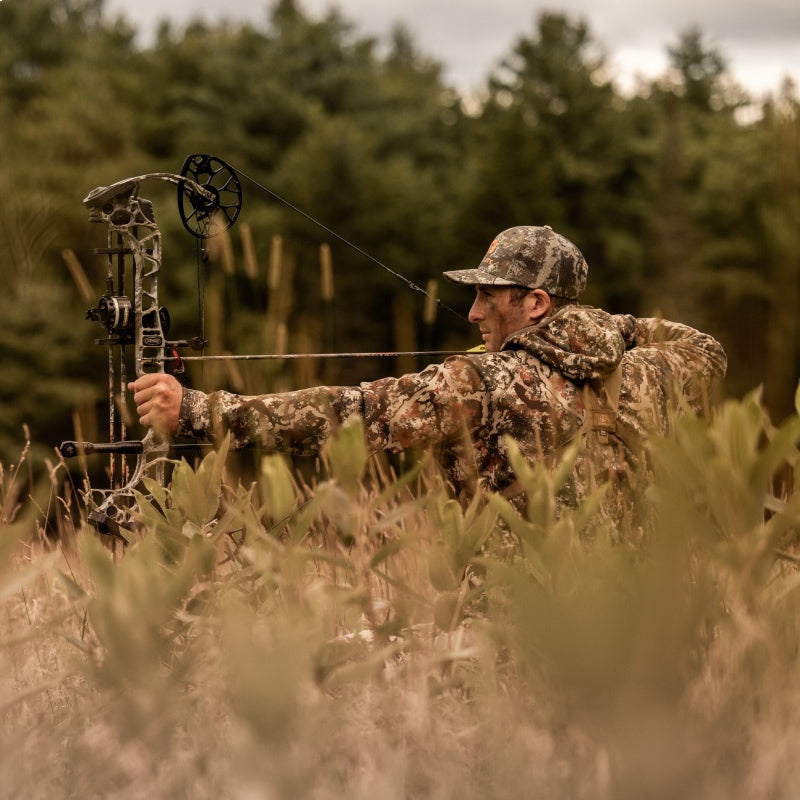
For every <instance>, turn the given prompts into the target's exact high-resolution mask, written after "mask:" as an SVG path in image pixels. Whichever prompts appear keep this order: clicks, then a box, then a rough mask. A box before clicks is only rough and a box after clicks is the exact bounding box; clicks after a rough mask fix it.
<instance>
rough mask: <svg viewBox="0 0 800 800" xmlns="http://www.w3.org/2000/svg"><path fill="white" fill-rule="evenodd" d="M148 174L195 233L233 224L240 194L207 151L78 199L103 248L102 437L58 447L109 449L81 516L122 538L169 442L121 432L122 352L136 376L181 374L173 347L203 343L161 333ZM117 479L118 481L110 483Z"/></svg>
mask: <svg viewBox="0 0 800 800" xmlns="http://www.w3.org/2000/svg"><path fill="white" fill-rule="evenodd" d="M151 179H156V180H165V181H169V182H172V183H176V184H177V185H178V209H179V213H180V215H181V219H182V221H183V223H184V226H185V227H186V229H187V230H188V231H189V232H190V233H191V234H192V235H194V236H196V237H198V238H203V239H204V238H207V237H209V236H211V235H214V234H215V233H219V232H221V231H223V230H226V229H227V228H229V227H230V226H231V225H232V224H233V223H234V222H235V220H236V217H237V216H238V214H239V210H240V209H241V197H242V194H241V186H240V183H239V180H238V178H237V176H236V174H235V173H234V172H233V170H232V169H231V168H230V167H229V166H228V165H227V164H225V162H223V161H221V160H220V159H217V158H215V157H213V156H207V155H192V156H189V157H188V158H187V159H186V161H185V162H184V166H183V169H182V171H181V174H180V175H174V174H172V173H150V174H147V175H140V176H138V177H134V178H127V179H125V180H122V181H118V182H117V183H114V184H112V185H110V186H100V187H98V188H96V189H94V190H93V191H92V192H90V193H89V195H88V196H87V197H86V198H85V199H84V201H83V202H84V204H85V205H86V206H87V207H88V209H89V219H90V221H92V222H100V223H104V224H105V225H106V227H107V230H108V246H107V247H103V248H98V249H97V250H95V253H96V254H98V255H102V256H105V257H106V258H107V264H108V272H107V286H106V292H105V294H103V296H102V297H101V298H100V300H99V302H98V304H97V306H96V307H95V308H91V309H89V311H87V314H86V316H87V319H92V320H95V321H97V322H100V323H101V324H102V325H103V327H104V328H105V329H106V331H107V333H108V336H107V337H105V338H103V339H97V340H96V343H97V344H102V345H107V347H108V358H109V387H108V397H109V441H108V442H105V443H99V444H98V443H92V442H74V441H65V442H62V444H61V445H60V447H59V450H60V452H61V454H62V456H64V457H65V458H70V457H73V456H76V455H79V454H91V453H108V454H109V455H110V467H109V469H110V478H111V486H112V488H110V489H94V490H92V489H90V490H88V491H87V492H86V496H85V501H86V505H87V509H88V516H89V519H90V521H91V522H93V523H94V524H95V525H96V526H97V528H98V530H100V531H101V532H104V533H110V534H114V535H119V536H123V538H124V537H125V530H126V529H129V528H130V527H131V526H132V522H133V517H132V514H131V511H132V509H133V508H134V505H135V500H136V496H135V492H136V488H137V487H138V486H139V484H140V483H141V481H142V478H143V477H144V476H145V475H149V476H150V477H152V478H154V479H155V480H156V481H158V482H159V483H163V480H164V460H165V457H166V455H167V453H168V451H169V443H168V442H167V441H165V440H163V439H160V438H159V437H158V436H157V435H156V434H155V433H154V432H153V431H152V430H150V431H149V432H148V433H147V435H146V436H145V438H144V439H142V440H129V439H127V438H126V426H125V421H124V418H122V415H121V414H119V413H118V410H117V406H118V404H119V405H120V406H121V407H123V408H124V403H125V392H126V386H127V381H128V376H127V370H128V356H127V350H128V348H129V347H130V346H133V365H134V372H135V374H136V377H140V376H142V375H144V374H145V373H147V372H171V373H173V374H178V373H180V372H182V371H183V365H182V362H181V359H180V356H179V354H178V353H179V349H180V348H183V347H192V348H194V349H200V348H202V347H203V346H204V344H205V343H204V341H203V340H202V339H194V340H189V341H187V340H168V339H167V334H168V332H169V314H168V313H167V311H166V309H165V308H164V307H162V306H161V305H160V304H159V301H158V275H159V272H160V270H161V231H160V230H159V228H158V225H157V224H156V220H155V215H154V213H153V206H152V203H151V202H150V201H149V200H146V199H145V198H143V197H140V196H139V185H140V183H141V182H142V181H145V180H151ZM129 259H130V261H129ZM126 290H129V291H130V294H128V293H127V291H126ZM131 454H133V455H136V456H137V460H136V466H135V468H134V469H133V471H132V472H131V474H130V475H128V474H127V472H128V468H127V462H126V460H125V456H127V455H131ZM123 482H124V483H123ZM119 483H122V485H120V486H115V484H119Z"/></svg>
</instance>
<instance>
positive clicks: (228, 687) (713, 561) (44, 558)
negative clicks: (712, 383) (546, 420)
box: [0, 394, 800, 800]
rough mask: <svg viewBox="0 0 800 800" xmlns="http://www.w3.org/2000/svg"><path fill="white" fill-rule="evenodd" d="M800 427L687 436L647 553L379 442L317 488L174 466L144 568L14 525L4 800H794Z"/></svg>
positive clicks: (135, 558)
mask: <svg viewBox="0 0 800 800" xmlns="http://www.w3.org/2000/svg"><path fill="white" fill-rule="evenodd" d="M799 434H800V421H799V420H798V417H797V416H796V415H795V416H793V417H792V418H790V419H789V420H787V422H785V423H784V424H783V425H782V426H780V427H775V426H773V425H772V424H771V422H770V421H769V419H768V418H767V417H766V415H765V413H764V411H763V407H762V404H761V402H760V397H759V395H758V394H754V395H751V396H749V397H747V398H745V399H744V400H742V401H738V402H729V403H727V404H725V405H724V406H722V407H721V408H720V409H719V410H718V412H717V413H716V414H715V416H714V418H713V420H712V421H711V422H710V423H703V422H700V421H697V420H685V421H683V422H681V423H679V424H678V427H677V433H676V436H675V438H674V439H673V440H670V441H659V442H654V443H653V444H652V453H651V454H652V459H653V463H654V466H655V470H656V475H657V481H656V484H655V486H654V488H653V491H652V493H651V495H650V496H649V498H648V502H649V503H650V504H651V507H652V511H653V515H652V516H653V526H652V532H651V534H650V535H649V537H648V538H647V540H646V541H645V542H644V543H643V544H642V546H641V547H638V548H635V549H634V548H631V547H629V546H627V545H624V544H616V545H614V544H611V538H612V537H610V536H603V535H596V536H595V537H594V541H593V542H592V544H591V545H586V544H585V541H586V540H585V537H584V536H582V532H583V529H584V528H585V526H586V524H587V521H588V516H589V515H588V513H587V509H578V510H576V511H575V512H573V513H567V514H565V515H562V516H561V517H560V518H556V517H554V516H553V515H552V514H551V513H550V511H549V501H548V498H549V497H551V496H552V491H553V488H554V487H553V481H555V480H557V477H554V476H552V475H548V474H547V473H545V472H544V471H543V470H528V471H526V472H524V474H523V475H522V477H523V479H524V481H525V483H526V485H527V488H528V493H529V496H530V497H531V502H530V503H529V506H528V511H527V515H526V516H520V515H519V514H518V513H517V512H516V511H514V510H513V509H512V508H511V507H510V506H509V505H508V504H507V503H506V502H505V500H503V499H502V498H500V497H496V496H494V497H489V498H479V499H478V501H476V502H475V503H473V504H472V505H471V506H470V507H469V508H466V509H464V508H462V507H461V506H459V505H458V504H456V503H455V502H453V501H452V500H451V499H449V498H448V495H447V493H446V491H445V490H444V487H443V485H442V483H441V480H440V478H439V476H438V474H437V472H436V470H435V468H434V467H433V465H431V464H428V463H422V464H421V465H420V466H419V467H418V468H416V469H414V470H412V471H410V472H408V473H406V474H404V475H403V476H401V477H398V476H396V475H395V474H394V473H393V472H392V470H391V469H390V468H389V467H388V466H386V465H385V464H383V463H382V462H380V461H376V460H375V459H369V458H368V457H367V454H366V451H365V449H364V445H363V439H362V437H361V430H360V428H359V427H358V426H351V427H348V428H345V429H343V430H342V431H341V433H340V435H339V436H338V437H337V438H336V439H335V440H333V441H332V442H331V444H330V447H329V449H328V451H327V453H326V456H325V460H324V465H323V466H324V468H325V471H324V472H323V475H324V479H322V480H321V481H320V482H319V483H318V484H317V485H315V486H314V487H313V488H312V487H308V486H306V485H305V484H303V483H302V482H300V481H298V479H297V478H296V476H295V475H294V473H293V472H292V471H291V470H290V468H289V466H288V465H287V463H286V461H285V460H284V459H283V458H281V457H279V456H269V457H266V458H265V459H264V461H263V463H262V466H261V472H260V474H259V475H258V476H257V479H256V480H255V482H254V483H253V484H252V485H250V486H245V487H242V486H239V485H237V484H236V482H235V481H233V480H230V478H229V476H228V475H227V473H226V470H225V456H226V453H225V448H222V450H221V451H220V452H219V453H211V454H210V455H208V456H207V457H206V458H205V460H204V461H203V462H202V464H201V465H200V466H199V467H198V468H197V469H192V468H190V467H189V466H188V465H186V464H183V463H182V464H179V465H177V466H176V467H175V471H174V474H173V481H172V485H171V488H170V489H169V490H166V489H163V488H162V487H158V486H155V485H151V486H149V487H148V489H149V490H150V492H151V493H152V496H153V498H154V499H153V501H152V502H145V500H144V497H143V498H142V506H141V527H142V533H141V535H139V536H137V537H136V541H135V542H133V543H132V544H130V545H128V546H127V547H126V549H125V550H124V551H117V552H116V553H114V551H113V550H112V548H110V547H109V546H108V543H107V542H104V541H103V540H102V539H101V538H100V537H99V536H98V535H97V534H95V533H94V532H92V531H91V530H89V529H88V528H86V527H84V526H82V525H81V524H80V522H79V520H77V519H75V520H74V527H73V529H72V530H69V526H68V525H65V526H64V527H63V530H62V534H61V538H60V540H59V541H58V542H55V543H54V542H52V541H48V540H47V538H46V537H44V536H42V535H41V531H40V529H39V528H38V527H37V523H36V521H35V519H34V518H20V517H14V516H13V514H7V515H6V516H5V517H4V524H5V527H4V528H3V529H2V531H1V532H0V533H1V534H2V537H1V538H0V546H1V547H2V552H1V553H0V555H1V556H2V564H3V571H2V573H0V597H2V602H3V616H2V621H1V622H0V625H2V636H1V638H0V658H1V659H2V663H0V668H2V674H3V676H4V680H3V684H2V687H3V688H2V696H0V703H1V704H2V705H1V706H0V708H2V713H3V728H2V734H0V735H1V736H2V741H0V795H2V796H3V797H12V796H13V797H23V796H24V797H31V798H37V797H45V796H46V797H48V798H52V797H53V796H56V797H100V796H103V797H104V796H114V797H122V798H139V797H149V798H152V797H165V796H171V797H173V796H179V797H193V798H195V797H200V798H202V797H214V798H221V797H231V798H239V797H266V798H284V797H286V798H299V797H309V798H341V797H352V798H367V797H369V798H376V797H379V798H416V797H425V798H493V797H496V798H501V797H502V798H508V797H523V796H524V797H537V796H539V797H570V798H614V799H615V800H616V799H617V798H642V797H647V798H674V797H693V798H717V797H719V798H757V797H763V798H767V797H769V798H790V797H794V796H795V795H796V793H797V790H798V786H799V785H800V775H798V767H797V766H796V765H797V764H798V763H800V761H799V760H798V756H800V740H798V737H797V736H796V735H795V733H796V731H797V730H798V723H800V657H799V655H798V654H799V653H800V650H799V649H798V633H799V631H800V598H799V597H798V591H797V589H798V587H799V586H800V574H799V573H798V571H797V569H796V560H797V559H796V556H795V554H794V548H795V540H796V536H797V531H798V521H799V518H800V496H799V495H798V493H797V492H796V490H795V487H794V484H793V480H792V478H793V474H794V468H795V464H796V460H797V441H798V435H799ZM521 472H522V470H521ZM10 479H11V478H10V477H9V476H6V477H5V478H4V481H8V480H10ZM3 489H4V496H6V497H13V496H14V492H13V490H12V489H13V487H10V486H7V485H4V487H3ZM59 507H60V508H69V506H68V504H60V506H59ZM622 538H623V541H624V537H622ZM614 540H615V541H619V537H614ZM510 541H515V542H516V547H514V548H508V547H507V546H506V545H507V544H508V543H509V542H510Z"/></svg>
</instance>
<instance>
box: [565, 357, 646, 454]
mask: <svg viewBox="0 0 800 800" xmlns="http://www.w3.org/2000/svg"><path fill="white" fill-rule="evenodd" d="M621 391H622V362H620V363H619V364H618V365H617V368H616V369H615V370H614V371H613V372H612V373H610V374H609V375H608V376H607V377H606V378H605V379H604V380H603V382H602V384H601V386H600V388H599V389H597V388H595V386H593V385H592V384H590V383H588V382H587V383H586V384H585V385H584V390H583V392H584V394H583V396H584V403H585V405H586V419H585V420H584V423H583V426H582V427H581V429H580V430H579V431H578V433H577V434H576V436H580V435H582V434H584V433H588V432H589V431H594V432H595V433H597V434H598V436H599V437H600V440H601V441H603V442H605V443H608V442H609V434H612V435H614V436H616V437H617V438H618V439H620V440H621V441H622V442H623V443H624V444H626V445H627V446H628V448H629V449H630V450H631V451H632V452H634V453H637V452H639V451H641V449H642V445H641V442H640V441H639V437H638V436H637V435H636V434H635V433H633V432H632V431H630V430H627V429H626V428H625V426H624V425H622V423H621V422H620V421H619V418H618V411H619V396H620V393H621Z"/></svg>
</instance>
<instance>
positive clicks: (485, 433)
mask: <svg viewBox="0 0 800 800" xmlns="http://www.w3.org/2000/svg"><path fill="white" fill-rule="evenodd" d="M618 366H621V370H622V372H621V375H622V384H621V392H620V397H619V406H618V414H617V419H618V421H619V423H620V425H621V426H622V428H623V429H624V430H626V431H627V432H628V433H629V434H630V436H628V437H626V442H622V441H615V442H614V446H613V447H610V448H609V447H601V446H600V445H597V444H593V443H591V442H590V443H589V445H588V446H587V447H585V448H584V450H583V452H582V453H581V455H580V456H579V457H578V460H577V462H576V464H575V467H574V469H573V471H572V476H571V477H570V478H569V479H568V480H567V483H566V484H565V485H564V486H563V487H562V489H561V491H560V493H559V498H558V500H559V502H560V503H566V504H568V505H570V506H574V505H575V504H576V503H578V502H580V501H581V499H582V498H583V497H584V496H585V494H586V493H587V492H588V491H590V490H591V489H592V488H593V487H594V486H595V485H597V484H599V483H603V482H606V481H608V480H610V479H612V478H614V476H616V477H617V478H621V480H617V483H618V484H619V485H620V492H619V502H624V499H625V493H626V492H629V491H630V490H631V487H630V486H628V485H627V484H628V483H630V480H631V476H632V475H633V474H636V473H637V471H639V472H641V470H639V466H640V465H639V464H638V463H637V458H638V456H637V453H636V452H635V451H636V447H635V446H633V445H632V444H631V442H632V441H634V440H635V439H636V437H642V436H644V435H645V434H649V433H655V434H666V433H668V427H669V420H670V412H671V411H674V410H675V409H676V408H677V407H678V406H679V402H678V401H679V398H683V400H684V401H685V404H686V407H687V408H688V409H690V410H693V411H695V412H700V413H702V412H703V411H705V410H706V407H707V404H708V398H709V393H710V391H711V388H712V386H713V384H714V383H715V382H716V381H717V380H718V379H720V378H721V377H722V376H723V375H724V373H725V367H726V359H725V354H724V352H723V350H722V347H721V346H720V345H719V344H718V343H717V342H716V341H715V340H714V339H713V338H712V337H711V336H708V335H707V334H704V333H701V332H699V331H696V330H694V329H692V328H690V327H687V326H685V325H681V324H678V323H674V322H667V321H662V320H657V319H635V318H634V317H632V316H629V315H611V314H608V313H607V312H605V311H602V310H600V309H595V308H591V307H588V306H577V305H570V306H565V307H563V308H562V309H560V310H559V311H558V312H557V313H555V314H553V315H552V316H550V317H547V318H546V319H544V320H543V321H542V322H540V323H538V324H536V325H533V326H531V327H529V328H525V329H523V330H520V331H518V332H516V333H514V334H512V335H511V336H510V337H509V338H508V339H507V340H506V341H505V343H504V344H503V347H502V349H501V350H500V351H498V352H491V353H481V354H466V355H463V356H453V357H450V358H448V359H447V360H445V361H444V362H443V363H441V364H433V365H431V366H428V367H427V368H425V369H423V370H422V371H421V372H418V373H414V374H409V375H404V376H402V377H399V378H383V379H381V380H377V381H373V382H369V383H366V382H365V383H362V384H360V385H359V386H345V387H330V386H317V387H313V388H309V389H302V390H299V391H293V392H286V393H281V394H270V395H262V396H241V395H235V394H231V393H229V392H225V391H218V392H213V393H211V394H204V393H202V392H199V391H196V390H190V389H187V390H185V392H184V398H183V405H182V408H181V417H180V423H179V430H178V433H179V434H183V435H190V436H194V437H208V436H216V435H219V434H220V433H225V432H229V433H230V436H231V443H232V446H234V447H236V446H244V445H247V444H251V443H260V444H261V445H263V446H265V447H266V448H268V449H271V450H281V451H287V452H294V453H298V454H310V453H315V452H317V451H318V450H319V449H320V447H321V446H322V445H323V443H324V442H325V440H326V439H327V437H328V436H329V435H330V434H331V432H332V431H333V430H334V429H335V428H336V427H337V426H338V425H341V424H342V423H343V422H345V421H346V420H348V419H349V418H351V417H355V416H358V417H361V418H362V419H363V422H364V428H365V431H366V435H367V438H368V444H369V446H370V448H371V449H373V450H379V449H382V450H388V451H401V450H406V449H410V448H417V447H435V448H436V449H437V451H438V454H439V457H440V460H441V463H442V464H443V466H444V467H445V469H446V471H447V474H448V477H449V479H450V480H451V481H452V484H453V486H454V487H455V489H456V491H457V492H462V491H465V492H466V493H467V494H472V493H473V492H474V491H475V489H476V487H479V488H481V489H485V490H491V491H502V490H504V489H508V487H511V486H512V485H513V484H514V481H515V476H514V474H513V471H512V468H511V466H510V464H509V460H508V453H507V449H506V436H510V437H512V438H513V439H514V440H516V441H517V443H518V444H519V446H520V448H521V451H522V453H523V454H524V456H525V457H526V459H527V460H528V461H529V462H534V461H536V460H540V459H551V460H552V459H556V458H557V457H558V455H559V454H560V453H561V452H562V451H563V449H564V448H565V446H567V445H568V444H569V443H570V442H571V441H573V440H574V439H575V438H576V437H577V436H578V435H579V434H580V433H581V429H582V426H583V424H584V418H585V417H586V414H587V395H586V387H592V386H593V387H594V388H595V389H600V388H601V387H602V386H603V381H604V379H606V378H607V377H608V376H609V375H610V374H611V373H612V372H614V371H615V370H616V368H617V367H618ZM587 438H591V437H587ZM512 492H513V490H512ZM512 492H510V493H512ZM610 513H612V514H614V515H617V516H618V515H619V514H620V513H622V512H621V511H620V510H619V509H616V511H615V510H614V509H610Z"/></svg>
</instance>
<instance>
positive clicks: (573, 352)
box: [502, 306, 632, 381]
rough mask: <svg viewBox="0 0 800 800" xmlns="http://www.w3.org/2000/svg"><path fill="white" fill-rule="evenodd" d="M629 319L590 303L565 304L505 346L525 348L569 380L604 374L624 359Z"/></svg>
mask: <svg viewBox="0 0 800 800" xmlns="http://www.w3.org/2000/svg"><path fill="white" fill-rule="evenodd" d="M628 319H629V318H628V317H620V316H613V315H611V314H608V313H607V312H605V311H602V310H601V309H599V308H591V307H590V306H565V307H564V308H562V309H560V310H559V311H557V312H556V313H555V314H553V315H552V316H550V317H547V318H546V319H545V320H543V321H542V322H540V323H539V324H537V325H532V326H531V327H529V328H524V329H523V330H521V331H517V332H516V333H513V334H512V335H511V336H509V337H508V339H506V341H505V343H504V344H503V348H502V349H503V350H517V349H521V350H526V351H528V352H529V353H531V354H532V355H534V356H536V357H537V358H538V359H539V360H540V361H542V362H543V363H544V364H547V365H548V366H551V367H553V368H554V369H555V370H557V371H558V372H560V373H561V374H562V375H564V377H566V378H569V379H570V380H575V381H584V380H588V379H592V378H603V377H605V376H606V375H608V374H609V373H610V372H613V371H614V369H616V367H617V365H618V364H619V362H620V361H621V360H622V356H623V354H624V352H625V349H626V334H627V333H628V331H627V330H626V328H627V327H629V324H628ZM630 319H631V322H632V318H630Z"/></svg>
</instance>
